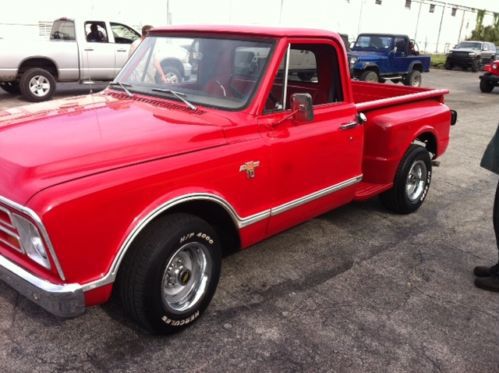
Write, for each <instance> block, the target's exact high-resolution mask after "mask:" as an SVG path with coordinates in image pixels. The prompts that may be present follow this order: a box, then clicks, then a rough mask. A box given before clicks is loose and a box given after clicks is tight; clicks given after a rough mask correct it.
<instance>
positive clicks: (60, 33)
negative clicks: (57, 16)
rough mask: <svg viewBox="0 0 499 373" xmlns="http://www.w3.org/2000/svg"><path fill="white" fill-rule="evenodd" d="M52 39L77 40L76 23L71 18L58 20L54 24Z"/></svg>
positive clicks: (51, 33)
mask: <svg viewBox="0 0 499 373" xmlns="http://www.w3.org/2000/svg"><path fill="white" fill-rule="evenodd" d="M50 40H76V36H75V24H74V22H73V21H70V20H57V21H55V22H54V24H53V25H52V31H51V32H50Z"/></svg>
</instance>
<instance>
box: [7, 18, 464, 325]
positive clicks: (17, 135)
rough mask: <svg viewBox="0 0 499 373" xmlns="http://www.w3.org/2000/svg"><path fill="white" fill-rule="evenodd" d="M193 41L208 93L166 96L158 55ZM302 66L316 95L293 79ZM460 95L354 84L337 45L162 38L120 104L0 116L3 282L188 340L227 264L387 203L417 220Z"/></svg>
mask: <svg viewBox="0 0 499 373" xmlns="http://www.w3.org/2000/svg"><path fill="white" fill-rule="evenodd" d="M186 39H190V42H189V43H187V44H188V45H192V44H193V43H194V42H197V44H198V48H197V55H196V59H197V62H198V65H197V73H196V76H194V77H193V78H192V79H191V80H189V81H188V82H187V81H183V82H177V83H176V84H171V83H165V82H163V81H157V80H155V79H154V77H153V76H151V75H153V74H151V72H153V71H154V69H155V66H154V65H155V62H154V56H155V55H156V52H157V51H156V48H161V45H162V44H175V43H174V42H176V41H178V40H186ZM311 40H313V42H311ZM255 51H259V54H258V56H259V61H258V63H256V64H255V63H254V62H255V59H254V58H253V57H255V56H254V55H253V56H252V58H244V55H247V54H248V52H251V53H254V52H255ZM302 51H303V52H308V53H310V54H312V55H313V56H314V60H315V62H316V70H317V71H316V73H315V75H316V76H317V80H316V81H314V82H303V81H300V80H299V79H295V78H296V77H295V76H294V75H293V74H291V72H290V70H289V66H292V65H293V64H294V61H292V60H293V59H294V58H295V57H296V56H299V55H300V53H301V52H302ZM282 61H288V63H286V62H285V63H282ZM245 63H246V66H245ZM447 92H448V91H447V90H444V89H439V90H432V89H424V88H415V87H397V88H396V89H394V88H393V86H387V85H383V84H373V83H365V82H357V81H351V80H350V75H349V66H348V62H347V58H346V51H345V49H344V47H343V43H342V42H341V41H340V37H339V36H338V34H335V33H331V32H327V31H318V30H306V29H280V28H257V27H236V26H233V27H229V28H225V27H200V26H184V27H168V28H164V29H155V30H153V31H151V33H150V36H149V37H147V38H146V39H145V40H144V41H143V42H142V43H141V45H140V46H139V49H138V50H137V52H135V53H134V54H133V55H132V57H131V58H130V60H129V61H128V62H127V64H126V65H125V66H124V68H123V69H122V70H121V72H120V73H119V75H118V76H117V77H116V80H115V81H114V82H113V84H110V85H109V87H108V88H107V89H106V90H104V91H102V92H100V93H97V94H93V95H88V96H83V97H77V98H72V99H69V100H68V99H63V100H57V101H52V102H45V103H39V104H35V105H32V106H26V107H23V108H16V109H12V110H4V111H2V112H0V169H1V170H2V173H1V174H0V279H2V280H3V281H4V282H6V283H7V284H9V285H10V286H12V287H13V288H15V289H17V291H18V292H19V293H21V294H23V295H25V296H26V297H27V298H29V299H31V300H32V301H33V302H35V303H37V304H39V305H40V306H42V307H43V308H45V309H46V310H48V311H49V312H51V313H53V314H55V315H58V316H77V315H80V314H81V313H83V312H84V310H85V307H87V306H92V305H96V304H100V303H103V302H106V301H107V300H108V299H109V297H110V296H111V293H112V291H113V289H114V290H115V292H116V294H117V295H119V296H120V297H121V299H122V302H123V305H124V308H125V309H126V311H127V313H128V314H129V315H130V316H131V317H132V318H133V319H134V320H136V321H137V322H138V323H139V324H140V325H142V326H143V327H144V328H146V329H148V330H150V331H153V332H157V333H171V332H175V331H178V330H180V329H182V328H185V327H186V326H188V325H191V324H192V323H193V322H195V321H196V320H197V319H198V318H199V316H200V315H201V314H202V313H203V312H204V310H205V309H206V307H207V306H208V304H209V303H210V300H211V298H212V297H213V294H214V293H215V289H216V287H217V283H218V280H219V276H220V267H221V258H222V252H223V251H224V250H233V249H239V248H247V247H249V246H251V245H253V244H255V243H257V242H259V241H261V240H263V239H265V238H267V237H270V236H272V235H275V234H277V233H278V232H281V231H283V230H286V229H288V228H290V227H292V226H294V225H296V224H299V223H301V222H303V221H305V220H307V219H310V218H312V217H314V216H317V215H320V214H323V213H324V212H326V211H328V210H331V209H334V208H336V207H338V206H341V205H344V204H347V203H349V202H351V201H361V200H365V199H368V198H372V197H375V196H378V195H379V196H380V198H381V201H382V202H383V204H384V205H385V206H386V207H387V208H388V209H390V210H392V211H394V212H396V213H401V214H406V213H412V212H414V211H416V210H418V209H419V208H420V207H421V205H422V204H423V202H424V201H425V198H426V196H427V195H428V191H429V188H430V182H431V179H432V175H433V173H432V160H434V159H436V158H438V157H440V156H441V155H442V154H443V153H444V152H445V150H446V148H447V146H448V143H449V133H450V125H451V124H452V123H454V122H455V119H456V114H455V112H451V111H450V110H449V108H448V107H447V106H446V105H445V104H444V103H443V102H444V95H445V94H446V93H447ZM331 255H334V252H331ZM278 265H279V264H278V263H276V267H278Z"/></svg>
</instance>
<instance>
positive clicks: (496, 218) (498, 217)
mask: <svg viewBox="0 0 499 373" xmlns="http://www.w3.org/2000/svg"><path fill="white" fill-rule="evenodd" d="M492 221H493V222H494V233H495V234H496V244H497V250H499V182H497V188H496V196H495V198H494V212H493V215H492ZM498 263H499V262H498Z"/></svg>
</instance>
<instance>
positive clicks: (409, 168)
mask: <svg viewBox="0 0 499 373" xmlns="http://www.w3.org/2000/svg"><path fill="white" fill-rule="evenodd" d="M418 170H421V175H420V180H419V182H417V183H415V184H416V185H415V189H414V192H412V190H411V191H408V190H407V186H408V183H409V182H410V181H415V180H414V177H412V178H411V179H410V178H409V172H411V173H412V172H417V171H418ZM431 172H432V171H431V159H430V154H429V153H428V151H427V150H426V148H424V147H422V146H419V145H414V144H413V145H411V146H410V147H409V149H408V150H407V152H406V153H405V155H404V157H403V158H402V161H401V162H400V165H399V168H398V170H397V173H396V175H395V180H394V183H393V187H392V188H391V189H390V190H388V191H386V192H384V193H382V194H381V195H380V199H381V202H382V203H383V205H384V206H385V207H386V208H388V209H389V210H391V211H394V212H396V213H398V214H409V213H411V212H414V211H416V210H417V209H418V208H419V207H421V205H422V204H423V202H424V200H425V198H426V196H427V194H428V190H429V188H430V184H431Z"/></svg>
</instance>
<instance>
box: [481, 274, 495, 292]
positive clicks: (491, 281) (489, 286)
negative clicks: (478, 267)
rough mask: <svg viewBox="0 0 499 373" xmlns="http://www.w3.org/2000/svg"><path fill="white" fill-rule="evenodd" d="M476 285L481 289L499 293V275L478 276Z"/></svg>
mask: <svg viewBox="0 0 499 373" xmlns="http://www.w3.org/2000/svg"><path fill="white" fill-rule="evenodd" d="M475 286H476V287H477V288H480V289H484V290H489V291H495V292H498V293H499V276H490V277H482V278H476V279H475Z"/></svg>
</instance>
